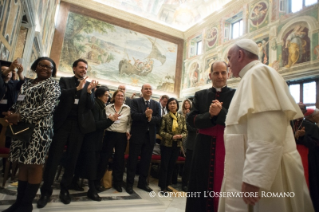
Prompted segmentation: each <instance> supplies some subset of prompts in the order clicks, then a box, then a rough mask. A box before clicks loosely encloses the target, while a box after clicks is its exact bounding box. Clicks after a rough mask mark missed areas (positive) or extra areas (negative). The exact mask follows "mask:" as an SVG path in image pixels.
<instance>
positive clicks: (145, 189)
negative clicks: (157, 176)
mask: <svg viewBox="0 0 319 212" xmlns="http://www.w3.org/2000/svg"><path fill="white" fill-rule="evenodd" d="M137 187H138V188H139V189H142V190H144V191H147V192H151V191H153V189H151V188H150V187H148V186H147V185H144V186H140V185H138V186H137Z"/></svg>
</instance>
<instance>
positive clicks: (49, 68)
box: [38, 63, 53, 70]
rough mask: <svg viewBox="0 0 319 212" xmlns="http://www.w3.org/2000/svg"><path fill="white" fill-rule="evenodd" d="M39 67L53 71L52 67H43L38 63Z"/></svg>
mask: <svg viewBox="0 0 319 212" xmlns="http://www.w3.org/2000/svg"><path fill="white" fill-rule="evenodd" d="M38 66H39V67H41V68H46V69H48V70H52V69H53V67H52V66H47V65H42V64H40V63H38Z"/></svg>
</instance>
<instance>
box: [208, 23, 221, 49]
mask: <svg viewBox="0 0 319 212" xmlns="http://www.w3.org/2000/svg"><path fill="white" fill-rule="evenodd" d="M217 40H218V29H217V27H211V28H208V29H207V31H206V45H207V47H208V48H212V47H214V46H215V44H216V43H217Z"/></svg>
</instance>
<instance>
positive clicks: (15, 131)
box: [6, 122, 34, 143]
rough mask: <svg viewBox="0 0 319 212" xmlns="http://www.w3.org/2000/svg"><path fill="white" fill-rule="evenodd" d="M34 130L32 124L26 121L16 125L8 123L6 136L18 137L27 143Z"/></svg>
mask: <svg viewBox="0 0 319 212" xmlns="http://www.w3.org/2000/svg"><path fill="white" fill-rule="evenodd" d="M33 131H34V124H30V123H27V122H19V123H18V124H17V125H9V126H8V128H7V131H6V136H8V137H11V138H13V139H18V140H20V141H22V142H25V143H29V142H30V140H31V136H32V133H33Z"/></svg>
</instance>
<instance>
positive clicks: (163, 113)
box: [162, 107, 165, 116]
mask: <svg viewBox="0 0 319 212" xmlns="http://www.w3.org/2000/svg"><path fill="white" fill-rule="evenodd" d="M164 115H165V110H164V108H163V107H162V116H164Z"/></svg>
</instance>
